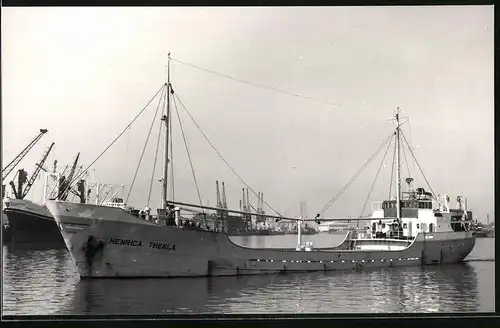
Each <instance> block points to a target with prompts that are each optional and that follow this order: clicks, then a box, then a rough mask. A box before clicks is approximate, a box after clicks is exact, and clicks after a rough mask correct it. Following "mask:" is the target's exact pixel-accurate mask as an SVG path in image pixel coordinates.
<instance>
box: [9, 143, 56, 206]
mask: <svg viewBox="0 0 500 328" xmlns="http://www.w3.org/2000/svg"><path fill="white" fill-rule="evenodd" d="M52 147H54V143H52V144H51V145H50V147H49V148H48V149H47V150H46V151H45V153H44V154H43V155H42V159H41V160H40V162H39V163H37V164H36V167H35V171H34V172H33V174H32V175H31V177H30V179H29V180H27V178H28V173H26V171H25V170H24V169H20V170H19V171H18V179H17V190H16V186H15V184H14V182H13V181H11V182H10V186H11V187H12V191H13V192H14V196H15V197H16V199H24V197H26V195H27V194H28V192H29V191H30V189H31V187H32V186H33V184H34V183H35V180H36V178H37V177H38V174H40V170H42V168H43V164H44V163H45V161H46V160H47V157H48V156H49V154H50V151H51V150H52ZM26 182H27V184H26V188H24V190H23V185H24V183H26Z"/></svg>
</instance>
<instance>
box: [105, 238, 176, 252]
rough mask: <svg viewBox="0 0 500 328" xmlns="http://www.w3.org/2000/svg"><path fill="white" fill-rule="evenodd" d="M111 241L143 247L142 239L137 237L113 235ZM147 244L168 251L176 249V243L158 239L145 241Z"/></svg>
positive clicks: (111, 242) (117, 243)
mask: <svg viewBox="0 0 500 328" xmlns="http://www.w3.org/2000/svg"><path fill="white" fill-rule="evenodd" d="M109 243H110V244H114V245H120V246H130V247H142V241H141V240H135V239H120V238H113V237H111V238H110V239H109ZM145 245H148V248H155V249H164V250H167V251H175V244H166V243H159V242H156V241H148V242H145Z"/></svg>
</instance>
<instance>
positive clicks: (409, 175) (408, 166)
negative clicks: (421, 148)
mask: <svg viewBox="0 0 500 328" xmlns="http://www.w3.org/2000/svg"><path fill="white" fill-rule="evenodd" d="M408 147H410V146H408ZM401 148H402V149H403V155H404V158H405V163H406V168H407V169H408V177H409V178H411V173H410V165H408V160H407V159H406V152H405V147H401Z"/></svg>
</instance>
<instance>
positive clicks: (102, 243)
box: [47, 201, 475, 278]
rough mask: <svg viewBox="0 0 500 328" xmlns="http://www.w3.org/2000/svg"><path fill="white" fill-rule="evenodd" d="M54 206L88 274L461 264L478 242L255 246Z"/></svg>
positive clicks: (458, 237) (80, 207) (112, 213)
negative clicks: (308, 247)
mask: <svg viewBox="0 0 500 328" xmlns="http://www.w3.org/2000/svg"><path fill="white" fill-rule="evenodd" d="M47 206H48V208H49V210H50V212H51V213H52V215H53V216H54V218H55V220H56V222H57V224H58V227H59V229H60V230H61V233H62V235H63V237H64V240H65V243H66V246H67V248H68V250H69V251H70V253H71V255H72V257H73V260H74V262H75V264H76V267H77V269H78V272H79V274H80V276H81V277H82V278H106V277H179V276H224V275H244V274H266V273H278V272H293V271H330V270H353V269H354V270H358V269H364V268H382V267H392V266H419V265H425V264H440V263H454V262H459V261H461V260H463V259H464V258H465V257H466V256H467V255H468V254H469V253H470V252H471V251H472V248H473V247H474V244H475V237H474V236H473V232H471V231H462V232H445V233H433V234H419V235H418V236H417V237H416V238H415V239H414V240H413V241H411V242H409V241H404V240H387V239H373V240H370V239H359V240H351V239H350V235H351V233H352V232H349V233H348V234H347V236H346V238H345V240H344V241H343V242H342V243H341V244H340V245H338V246H335V247H330V248H321V249H314V250H312V251H297V250H295V249H294V248H293V249H292V248H288V249H255V248H245V247H241V246H239V245H236V244H234V243H233V242H231V240H230V239H229V238H228V237H227V235H226V234H224V233H217V232H209V231H204V230H189V229H183V228H178V227H175V226H160V225H156V224H154V223H150V222H147V221H144V220H141V219H139V218H137V217H135V216H133V215H131V214H129V213H127V212H126V211H124V210H122V209H119V208H109V207H103V206H96V205H89V204H72V203H65V202H54V201H51V202H48V204H47ZM377 245H378V246H377ZM391 246H392V247H391ZM389 249H390V250H389Z"/></svg>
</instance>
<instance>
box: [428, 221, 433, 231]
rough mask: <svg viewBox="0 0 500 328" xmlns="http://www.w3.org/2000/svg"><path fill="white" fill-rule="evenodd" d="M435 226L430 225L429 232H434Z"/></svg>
mask: <svg viewBox="0 0 500 328" xmlns="http://www.w3.org/2000/svg"><path fill="white" fill-rule="evenodd" d="M433 229H434V224H432V223H429V232H433Z"/></svg>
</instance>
